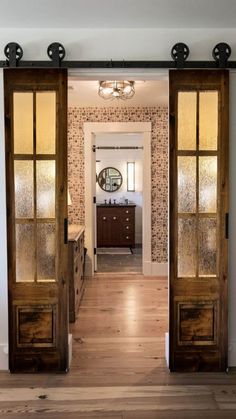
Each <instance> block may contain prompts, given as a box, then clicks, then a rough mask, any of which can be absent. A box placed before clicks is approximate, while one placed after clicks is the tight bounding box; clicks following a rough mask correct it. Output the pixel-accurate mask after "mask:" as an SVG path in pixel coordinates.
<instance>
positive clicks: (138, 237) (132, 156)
mask: <svg viewBox="0 0 236 419" xmlns="http://www.w3.org/2000/svg"><path fill="white" fill-rule="evenodd" d="M108 143H109V146H112V147H113V146H132V147H135V146H136V147H141V146H142V145H143V140H142V138H141V136H140V135H139V134H135V135H132V138H131V136H130V135H122V134H121V135H115V136H114V135H113V136H112V135H102V134H101V135H100V136H99V137H98V138H96V145H97V146H107V144H108ZM96 160H99V161H98V162H97V163H96V173H97V174H99V173H100V171H101V170H102V169H104V168H105V167H115V168H116V169H118V170H119V171H120V173H121V174H122V177H123V182H122V185H121V187H120V188H119V190H118V191H116V192H112V193H111V192H105V191H103V190H102V189H101V188H100V187H99V185H98V183H97V184H96V196H97V203H104V199H106V200H107V202H108V201H109V199H111V200H112V202H113V200H114V199H116V203H120V202H124V199H128V200H129V202H132V203H134V204H136V208H135V243H142V206H143V193H142V190H143V179H142V171H143V163H142V160H143V150H97V151H96ZM128 161H133V162H135V192H128V191H127V162H128Z"/></svg>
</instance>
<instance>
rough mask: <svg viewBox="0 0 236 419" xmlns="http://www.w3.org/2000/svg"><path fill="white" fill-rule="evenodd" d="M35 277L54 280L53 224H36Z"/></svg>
mask: <svg viewBox="0 0 236 419" xmlns="http://www.w3.org/2000/svg"><path fill="white" fill-rule="evenodd" d="M37 253H38V257H37V279H38V281H47V280H55V224H53V223H50V224H49V223H47V224H46V223H40V224H38V225H37Z"/></svg>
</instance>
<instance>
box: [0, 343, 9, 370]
mask: <svg viewBox="0 0 236 419" xmlns="http://www.w3.org/2000/svg"><path fill="white" fill-rule="evenodd" d="M8 370H9V363H8V345H7V344H6V343H0V371H8Z"/></svg>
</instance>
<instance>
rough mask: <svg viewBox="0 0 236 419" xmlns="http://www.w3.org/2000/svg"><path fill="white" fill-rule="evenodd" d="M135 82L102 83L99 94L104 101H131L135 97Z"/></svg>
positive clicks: (109, 81) (110, 81)
mask: <svg viewBox="0 0 236 419" xmlns="http://www.w3.org/2000/svg"><path fill="white" fill-rule="evenodd" d="M134 93H135V90H134V81H129V80H120V81H112V80H108V81H100V83H99V89H98V94H99V96H101V97H102V98H103V99H108V100H113V99H122V100H125V99H131V98H132V97H133V96H134Z"/></svg>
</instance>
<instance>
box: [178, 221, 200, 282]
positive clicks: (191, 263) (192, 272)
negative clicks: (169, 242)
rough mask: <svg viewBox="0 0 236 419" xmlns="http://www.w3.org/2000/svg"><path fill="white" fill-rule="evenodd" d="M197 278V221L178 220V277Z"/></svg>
mask: <svg viewBox="0 0 236 419" xmlns="http://www.w3.org/2000/svg"><path fill="white" fill-rule="evenodd" d="M182 276H190V277H192V276H196V220H195V218H193V217H191V218H179V220H178V277H182Z"/></svg>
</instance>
